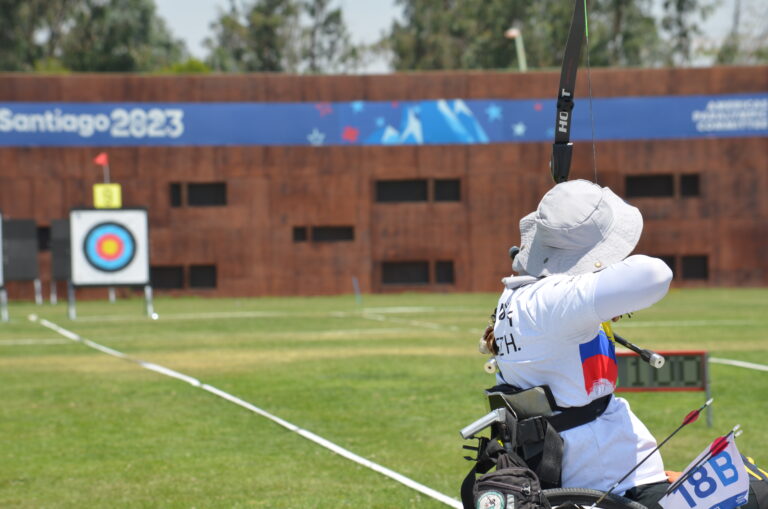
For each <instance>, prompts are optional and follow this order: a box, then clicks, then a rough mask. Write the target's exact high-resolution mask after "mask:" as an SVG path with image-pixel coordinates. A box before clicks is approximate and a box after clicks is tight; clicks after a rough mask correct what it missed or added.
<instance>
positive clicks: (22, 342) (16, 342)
mask: <svg viewBox="0 0 768 509" xmlns="http://www.w3.org/2000/svg"><path fill="white" fill-rule="evenodd" d="M67 344H69V341H65V340H63V339H58V338H54V339H2V340H0V346H26V345H67Z"/></svg>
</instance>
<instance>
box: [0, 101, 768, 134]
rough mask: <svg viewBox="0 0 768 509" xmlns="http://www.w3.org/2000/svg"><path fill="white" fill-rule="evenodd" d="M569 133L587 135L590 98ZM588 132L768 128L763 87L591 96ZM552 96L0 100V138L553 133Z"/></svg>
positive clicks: (766, 130) (754, 130)
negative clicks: (700, 93) (748, 90)
mask: <svg viewBox="0 0 768 509" xmlns="http://www.w3.org/2000/svg"><path fill="white" fill-rule="evenodd" d="M574 111H575V112H574V120H573V126H572V131H571V138H572V139H573V140H575V141H583V140H589V139H591V138H592V125H591V121H590V113H589V99H588V98H581V99H580V100H579V101H578V102H577V105H576V109H575V110H574ZM592 111H593V118H594V130H595V139H596V140H598V141H606V140H654V139H673V138H678V139H685V138H705V137H714V138H720V137H740V136H768V93H760V94H733V95H712V96H654V97H617V98H596V99H593V101H592ZM554 125H555V101H554V100H551V99H528V100H504V99H472V100H464V99H439V100H424V101H352V102H332V103H65V102H61V103H41V102H35V103H31V102H5V103H0V146H4V147H13V146H27V147H30V146H33V147H76V146H90V147H107V146H164V145H173V146H193V145H315V146H321V145H435V144H484V143H515V142H542V141H544V142H548V141H552V138H553V136H554V135H553V130H554Z"/></svg>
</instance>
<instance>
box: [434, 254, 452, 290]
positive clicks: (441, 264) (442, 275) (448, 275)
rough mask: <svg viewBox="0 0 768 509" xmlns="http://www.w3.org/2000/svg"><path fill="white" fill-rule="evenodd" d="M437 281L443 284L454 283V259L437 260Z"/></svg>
mask: <svg viewBox="0 0 768 509" xmlns="http://www.w3.org/2000/svg"><path fill="white" fill-rule="evenodd" d="M435 283H437V284H441V285H452V284H453V283H454V276H453V261H452V260H447V261H438V262H435Z"/></svg>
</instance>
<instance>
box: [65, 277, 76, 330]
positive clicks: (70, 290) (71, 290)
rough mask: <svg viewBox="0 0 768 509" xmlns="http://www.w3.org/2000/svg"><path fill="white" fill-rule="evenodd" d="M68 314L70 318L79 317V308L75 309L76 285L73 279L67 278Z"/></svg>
mask: <svg viewBox="0 0 768 509" xmlns="http://www.w3.org/2000/svg"><path fill="white" fill-rule="evenodd" d="M67 315H68V316H69V319H70V320H76V319H77V309H75V285H73V284H72V280H67Z"/></svg>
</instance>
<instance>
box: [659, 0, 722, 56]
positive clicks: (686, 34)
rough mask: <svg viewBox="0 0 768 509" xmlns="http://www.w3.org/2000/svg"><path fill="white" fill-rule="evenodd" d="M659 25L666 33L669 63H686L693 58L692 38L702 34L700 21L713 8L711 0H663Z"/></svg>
mask: <svg viewBox="0 0 768 509" xmlns="http://www.w3.org/2000/svg"><path fill="white" fill-rule="evenodd" d="M663 7H664V15H663V16H662V18H661V27H662V29H663V30H664V31H665V32H666V34H667V36H668V37H667V39H668V48H669V50H668V52H667V54H666V61H667V63H668V64H670V65H688V64H690V63H691V61H692V60H693V39H694V38H695V37H697V36H700V35H701V34H702V29H701V26H700V23H701V22H703V21H704V20H705V19H706V18H707V17H708V16H709V14H710V13H711V12H712V9H713V8H714V3H713V2H712V0H664V2H663Z"/></svg>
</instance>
